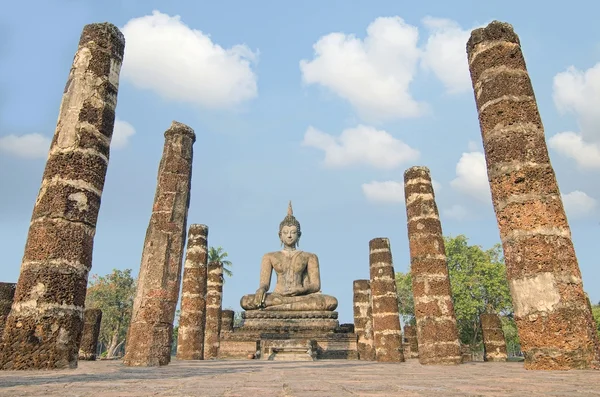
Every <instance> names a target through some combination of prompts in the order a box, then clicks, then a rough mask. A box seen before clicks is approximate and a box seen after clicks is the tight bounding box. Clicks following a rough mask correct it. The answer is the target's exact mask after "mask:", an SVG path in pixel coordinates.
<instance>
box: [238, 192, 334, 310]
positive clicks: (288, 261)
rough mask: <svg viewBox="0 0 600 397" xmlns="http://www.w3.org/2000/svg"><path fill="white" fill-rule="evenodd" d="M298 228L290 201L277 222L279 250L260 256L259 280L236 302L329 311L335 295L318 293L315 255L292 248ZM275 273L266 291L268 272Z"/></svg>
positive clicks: (265, 307) (248, 305)
mask: <svg viewBox="0 0 600 397" xmlns="http://www.w3.org/2000/svg"><path fill="white" fill-rule="evenodd" d="M301 235H302V232H301V230H300V222H298V220H297V219H296V218H295V217H294V213H293V210H292V202H291V201H290V203H289V205H288V213H287V216H286V217H285V218H284V219H283V221H282V222H281V223H280V224H279V239H280V240H281V243H282V245H283V249H282V250H281V251H276V252H269V253H267V254H265V255H264V256H263V258H262V262H261V265H260V283H259V287H258V290H256V293H255V294H251V295H244V296H243V297H242V299H241V301H240V305H241V306H242V308H244V309H245V310H257V309H261V310H279V311H333V310H335V308H336V307H337V304H338V302H337V299H336V298H335V297H333V296H329V295H324V294H322V293H321V276H320V271H319V258H318V257H317V255H315V254H312V253H310V252H305V251H301V250H298V249H296V247H297V245H298V241H299V240H300V236H301ZM273 270H274V271H275V273H277V283H276V284H275V288H274V289H273V292H271V293H269V292H268V291H269V288H270V286H271V275H272V273H273Z"/></svg>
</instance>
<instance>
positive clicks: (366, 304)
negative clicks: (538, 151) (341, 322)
mask: <svg viewBox="0 0 600 397" xmlns="http://www.w3.org/2000/svg"><path fill="white" fill-rule="evenodd" d="M353 289H354V332H355V333H356V335H357V337H358V341H357V344H356V346H357V350H358V358H359V360H366V361H373V360H375V348H374V347H373V313H372V309H371V285H370V282H369V280H354V283H353Z"/></svg>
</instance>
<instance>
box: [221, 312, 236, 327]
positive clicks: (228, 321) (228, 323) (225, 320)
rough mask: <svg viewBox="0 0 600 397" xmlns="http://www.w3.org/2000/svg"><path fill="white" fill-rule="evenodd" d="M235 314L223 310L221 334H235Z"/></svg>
mask: <svg viewBox="0 0 600 397" xmlns="http://www.w3.org/2000/svg"><path fill="white" fill-rule="evenodd" d="M234 316H235V312H234V311H233V310H221V333H223V332H233V319H234Z"/></svg>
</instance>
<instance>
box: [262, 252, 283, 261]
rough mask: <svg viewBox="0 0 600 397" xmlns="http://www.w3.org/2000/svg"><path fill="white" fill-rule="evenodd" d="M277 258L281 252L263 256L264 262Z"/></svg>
mask: <svg viewBox="0 0 600 397" xmlns="http://www.w3.org/2000/svg"><path fill="white" fill-rule="evenodd" d="M277 256H279V251H273V252H267V253H266V254H264V255H263V260H264V259H271V258H276V257H277Z"/></svg>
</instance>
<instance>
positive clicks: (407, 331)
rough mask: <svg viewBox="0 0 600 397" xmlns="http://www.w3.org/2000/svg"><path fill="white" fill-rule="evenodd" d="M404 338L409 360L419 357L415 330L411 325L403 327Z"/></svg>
mask: <svg viewBox="0 0 600 397" xmlns="http://www.w3.org/2000/svg"><path fill="white" fill-rule="evenodd" d="M404 338H405V339H406V342H407V343H408V346H409V347H410V348H409V351H410V355H409V356H408V357H409V358H417V357H419V342H418V340H417V329H416V328H415V327H414V326H413V325H405V326H404Z"/></svg>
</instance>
